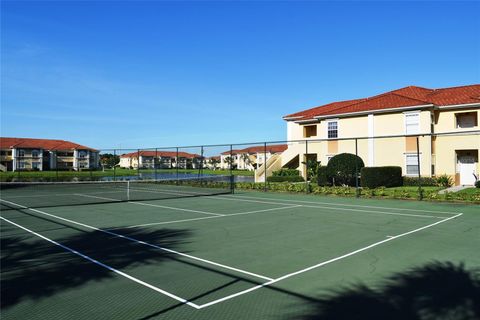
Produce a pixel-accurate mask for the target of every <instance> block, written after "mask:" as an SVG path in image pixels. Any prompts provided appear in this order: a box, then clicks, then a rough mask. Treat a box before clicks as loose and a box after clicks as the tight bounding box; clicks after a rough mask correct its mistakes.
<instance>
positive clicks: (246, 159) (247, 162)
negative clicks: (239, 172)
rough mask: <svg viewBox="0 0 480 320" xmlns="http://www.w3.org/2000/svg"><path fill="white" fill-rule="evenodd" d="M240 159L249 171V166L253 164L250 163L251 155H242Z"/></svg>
mask: <svg viewBox="0 0 480 320" xmlns="http://www.w3.org/2000/svg"><path fill="white" fill-rule="evenodd" d="M240 159H242V161H243V163H244V164H245V169H247V166H249V165H251V164H252V162H251V161H250V155H249V154H248V153H242V155H241V156H240Z"/></svg>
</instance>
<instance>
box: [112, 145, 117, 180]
mask: <svg viewBox="0 0 480 320" xmlns="http://www.w3.org/2000/svg"><path fill="white" fill-rule="evenodd" d="M116 159H117V150H116V149H113V181H116V180H117V172H116V167H117V164H116V162H117V160H116Z"/></svg>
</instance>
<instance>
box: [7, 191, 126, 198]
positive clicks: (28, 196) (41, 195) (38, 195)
mask: <svg viewBox="0 0 480 320" xmlns="http://www.w3.org/2000/svg"><path fill="white" fill-rule="evenodd" d="M104 193H122V194H125V191H96V192H95V194H104ZM82 194H88V193H82ZM75 195H78V193H53V194H52V193H50V194H46V193H45V194H31V195H25V196H8V195H7V198H8V199H21V198H44V197H53V196H75Z"/></svg>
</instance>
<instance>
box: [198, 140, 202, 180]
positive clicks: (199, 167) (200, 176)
mask: <svg viewBox="0 0 480 320" xmlns="http://www.w3.org/2000/svg"><path fill="white" fill-rule="evenodd" d="M198 176H199V178H200V184H202V176H203V146H201V147H200V165H199V166H198Z"/></svg>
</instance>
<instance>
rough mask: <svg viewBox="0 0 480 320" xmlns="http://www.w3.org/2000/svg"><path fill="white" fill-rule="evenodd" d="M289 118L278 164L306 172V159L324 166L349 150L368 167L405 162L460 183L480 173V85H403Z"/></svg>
mask: <svg viewBox="0 0 480 320" xmlns="http://www.w3.org/2000/svg"><path fill="white" fill-rule="evenodd" d="M283 119H284V120H285V121H286V122H287V137H288V141H289V143H288V149H287V150H286V151H285V152H283V153H282V155H281V160H278V161H277V164H276V166H277V167H290V168H298V169H299V170H301V171H302V174H303V175H305V166H303V165H301V163H302V162H305V160H306V159H307V158H310V159H316V160H317V161H321V163H322V165H326V164H327V163H328V161H329V159H330V158H331V157H333V156H334V155H336V154H339V153H344V152H348V153H357V154H358V155H359V156H360V157H361V158H362V159H363V161H364V163H365V165H366V166H400V167H401V168H402V172H403V174H404V175H405V176H418V173H419V171H420V174H421V175H422V176H425V177H431V176H438V175H441V174H447V175H449V176H451V177H452V179H453V181H454V182H455V184H456V185H472V184H474V182H475V180H476V179H478V176H479V172H480V166H479V150H480V130H479V122H480V85H470V86H462V87H452V88H442V89H427V88H421V87H414V86H411V87H405V88H401V89H398V90H394V91H390V92H387V93H383V94H380V95H377V96H373V97H369V98H362V99H355V100H348V101H340V102H333V103H329V104H326V105H322V106H319V107H315V108H311V109H308V110H303V111H300V112H296V113H293V114H290V115H287V116H285V117H284V118H283ZM392 136H393V137H392ZM417 139H418V151H419V153H418V154H419V155H420V159H418V157H417ZM418 165H420V168H419V166H418Z"/></svg>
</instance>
